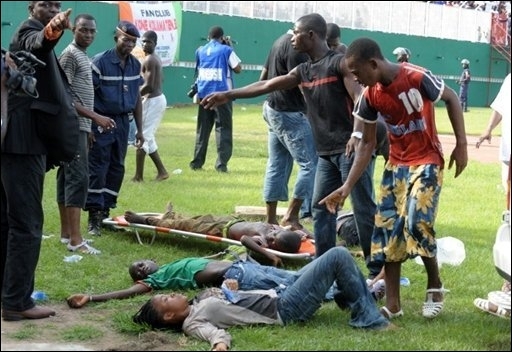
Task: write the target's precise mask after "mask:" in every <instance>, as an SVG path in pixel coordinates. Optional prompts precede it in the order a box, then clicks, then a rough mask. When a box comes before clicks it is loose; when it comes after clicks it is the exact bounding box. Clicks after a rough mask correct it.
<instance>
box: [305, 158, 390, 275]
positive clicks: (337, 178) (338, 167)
mask: <svg viewBox="0 0 512 352" xmlns="http://www.w3.org/2000/svg"><path fill="white" fill-rule="evenodd" d="M353 162H354V155H352V156H350V157H347V156H346V155H345V154H344V153H341V154H335V155H328V156H321V157H319V158H318V164H317V167H316V177H315V187H314V191H313V206H312V207H313V222H314V223H313V231H314V234H315V250H316V256H317V257H319V256H321V255H322V254H324V253H325V252H327V251H328V250H329V249H330V248H333V247H335V246H336V217H337V215H336V214H331V213H330V212H329V211H328V210H327V208H326V207H325V205H319V204H318V202H319V201H320V200H322V199H323V198H324V197H326V196H327V195H329V194H330V193H331V192H333V191H334V190H335V189H337V188H339V187H340V186H341V185H343V183H344V182H345V180H346V179H347V176H348V173H349V171H350V168H351V167H352V164H353ZM374 164H375V158H373V159H372V161H371V162H370V164H369V165H368V166H367V167H366V169H365V171H364V173H363V174H362V175H361V177H360V178H359V180H358V181H357V182H356V184H355V185H354V188H353V189H352V192H351V193H350V202H351V204H352V211H353V212H354V219H355V222H356V227H357V233H358V235H359V243H360V244H361V249H362V250H363V254H364V257H365V260H366V265H367V267H368V270H369V275H370V276H375V275H377V274H378V273H379V272H380V270H381V268H382V266H383V265H384V263H382V262H371V257H370V254H371V252H370V247H371V238H372V234H373V228H374V225H375V212H376V205H375V201H374V199H373V177H372V176H373V169H374Z"/></svg>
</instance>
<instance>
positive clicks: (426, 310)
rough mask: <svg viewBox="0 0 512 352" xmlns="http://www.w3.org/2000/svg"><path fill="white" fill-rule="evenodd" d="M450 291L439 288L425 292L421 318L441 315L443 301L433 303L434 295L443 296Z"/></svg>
mask: <svg viewBox="0 0 512 352" xmlns="http://www.w3.org/2000/svg"><path fill="white" fill-rule="evenodd" d="M445 292H450V290H447V289H445V288H444V287H441V288H429V289H428V290H427V300H426V301H425V303H423V316H424V317H425V318H435V317H437V316H438V315H439V313H441V311H442V310H443V307H444V300H443V301H441V302H434V293H441V294H444V293H445Z"/></svg>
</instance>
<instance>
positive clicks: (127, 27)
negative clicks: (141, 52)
mask: <svg viewBox="0 0 512 352" xmlns="http://www.w3.org/2000/svg"><path fill="white" fill-rule="evenodd" d="M116 29H117V30H118V31H120V32H123V34H126V35H128V36H130V37H135V38H140V33H139V30H138V29H137V27H135V25H134V24H133V23H131V22H128V21H121V22H119V24H118V25H117V28H116Z"/></svg>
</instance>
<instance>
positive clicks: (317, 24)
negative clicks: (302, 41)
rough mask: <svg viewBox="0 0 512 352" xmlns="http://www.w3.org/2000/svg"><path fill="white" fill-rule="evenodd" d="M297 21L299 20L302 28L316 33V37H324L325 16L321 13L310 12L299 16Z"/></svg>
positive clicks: (325, 29) (325, 33)
mask: <svg viewBox="0 0 512 352" xmlns="http://www.w3.org/2000/svg"><path fill="white" fill-rule="evenodd" d="M297 22H300V23H301V25H302V27H303V29H305V30H306V31H313V32H315V33H316V34H317V35H318V37H320V38H322V39H326V35H327V22H325V18H323V17H322V15H320V14H318V13H310V14H308V15H304V16H302V17H301V18H299V19H298V20H297Z"/></svg>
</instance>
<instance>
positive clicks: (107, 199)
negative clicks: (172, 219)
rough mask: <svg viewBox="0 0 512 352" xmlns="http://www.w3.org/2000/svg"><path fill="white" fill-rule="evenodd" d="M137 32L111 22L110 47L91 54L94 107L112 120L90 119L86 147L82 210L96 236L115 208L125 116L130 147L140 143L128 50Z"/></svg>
mask: <svg viewBox="0 0 512 352" xmlns="http://www.w3.org/2000/svg"><path fill="white" fill-rule="evenodd" d="M139 37H140V34H139V31H138V30H137V28H136V27H135V25H133V24H132V23H130V22H128V21H121V22H119V24H118V25H117V27H116V32H115V35H114V40H115V42H116V46H115V47H114V48H112V49H109V50H106V51H104V52H102V53H99V54H97V55H95V56H94V57H93V58H92V77H93V84H94V111H96V112H97V113H99V114H100V115H104V116H108V117H110V118H112V119H114V121H115V123H116V127H115V128H111V129H106V130H105V129H103V128H102V127H101V126H98V125H96V124H95V123H94V122H93V123H92V132H93V143H92V146H91V149H90V151H89V190H88V195H87V202H86V204H85V208H84V210H86V211H88V212H89V224H88V231H89V234H90V235H94V236H99V235H100V228H101V222H102V220H103V219H104V218H107V217H108V216H109V211H110V209H111V208H115V207H116V203H117V197H118V195H119V190H120V189H121V184H122V182H123V177H124V173H125V168H124V159H125V156H126V151H127V149H128V132H129V130H130V121H129V120H130V118H131V116H132V115H133V118H135V123H136V125H137V134H136V146H137V147H141V146H142V144H143V143H144V137H143V133H142V100H141V96H140V86H141V85H142V84H143V83H144V79H143V78H142V76H141V63H140V61H139V60H137V58H136V57H135V56H133V55H132V54H131V52H132V50H133V48H134V47H135V44H136V43H137V38H139Z"/></svg>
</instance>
